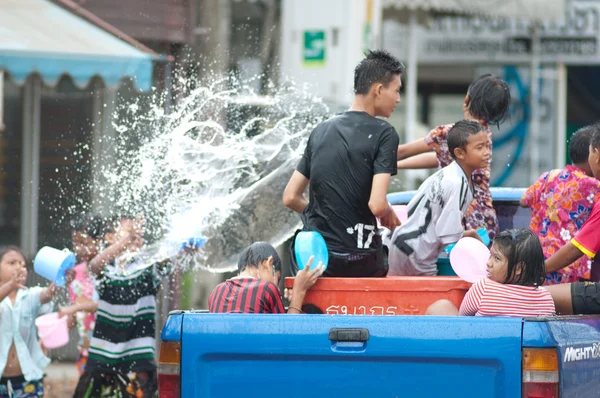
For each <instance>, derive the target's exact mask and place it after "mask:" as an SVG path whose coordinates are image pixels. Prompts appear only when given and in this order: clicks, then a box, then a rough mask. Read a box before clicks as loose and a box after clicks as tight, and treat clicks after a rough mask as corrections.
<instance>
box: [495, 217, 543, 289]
mask: <svg viewBox="0 0 600 398" xmlns="http://www.w3.org/2000/svg"><path fill="white" fill-rule="evenodd" d="M494 247H495V248H496V250H498V251H499V252H500V253H502V254H503V255H504V257H506V258H507V260H508V267H507V270H506V278H505V279H504V283H507V284H508V283H509V284H512V285H521V286H540V285H542V284H543V283H544V280H545V278H546V264H545V261H546V259H545V257H544V252H543V250H542V245H541V244H540V240H539V238H538V237H537V235H536V234H534V233H533V232H531V230H529V229H527V228H518V229H509V230H506V231H502V232H500V233H499V234H498V235H497V236H496V239H494ZM518 264H521V273H520V274H517V270H518V267H517V265H518Z"/></svg>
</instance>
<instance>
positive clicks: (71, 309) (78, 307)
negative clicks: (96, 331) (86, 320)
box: [58, 300, 98, 317]
mask: <svg viewBox="0 0 600 398" xmlns="http://www.w3.org/2000/svg"><path fill="white" fill-rule="evenodd" d="M96 311H98V303H97V302H95V301H93V300H90V301H86V302H85V303H78V304H73V305H69V306H67V307H62V308H60V309H59V310H58V316H59V317H62V316H65V315H73V314H76V313H78V312H96Z"/></svg>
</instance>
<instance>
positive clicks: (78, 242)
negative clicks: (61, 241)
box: [71, 231, 98, 261]
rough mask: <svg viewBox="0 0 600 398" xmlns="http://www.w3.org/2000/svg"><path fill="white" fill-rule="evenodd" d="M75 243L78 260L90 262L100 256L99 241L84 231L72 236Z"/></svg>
mask: <svg viewBox="0 0 600 398" xmlns="http://www.w3.org/2000/svg"><path fill="white" fill-rule="evenodd" d="M71 240H72V241H73V252H74V253H75V255H76V256H77V259H79V260H83V261H89V260H90V259H92V258H94V257H96V255H97V254H98V241H97V240H96V239H94V238H92V237H91V236H89V235H88V234H86V233H85V232H83V231H75V232H73V233H72V234H71Z"/></svg>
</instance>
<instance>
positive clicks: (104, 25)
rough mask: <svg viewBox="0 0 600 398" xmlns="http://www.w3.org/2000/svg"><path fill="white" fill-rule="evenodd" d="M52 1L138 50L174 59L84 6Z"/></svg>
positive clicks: (67, 1) (160, 58)
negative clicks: (158, 51)
mask: <svg viewBox="0 0 600 398" xmlns="http://www.w3.org/2000/svg"><path fill="white" fill-rule="evenodd" d="M52 2H53V3H55V4H56V5H58V6H60V7H62V8H65V9H66V10H68V11H70V12H72V13H73V14H76V15H77V16H79V17H81V18H83V19H85V20H86V21H88V22H89V23H91V24H93V25H96V26H97V27H99V28H101V29H103V30H105V31H106V32H108V33H110V34H112V35H113V36H115V37H117V38H118V39H120V40H123V41H124V42H126V43H127V44H129V45H131V46H133V47H135V48H137V49H138V50H140V51H143V52H145V53H148V54H150V55H152V57H153V58H155V59H157V60H161V61H167V62H171V61H173V60H174V58H173V56H171V55H166V56H165V55H162V54H159V53H157V52H156V51H154V50H152V49H151V48H150V47H148V46H146V45H145V44H143V43H142V42H140V41H138V40H136V39H134V38H133V37H131V36H129V35H128V34H126V33H124V32H123V31H121V30H120V29H118V28H117V27H115V26H113V25H111V24H110V23H108V22H106V21H105V20H103V19H102V18H100V17H99V16H97V15H96V14H94V13H93V12H91V11H90V10H87V9H85V8H84V7H82V6H80V5H79V4H77V3H75V2H73V1H72V0H52Z"/></svg>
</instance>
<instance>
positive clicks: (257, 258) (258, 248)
mask: <svg viewBox="0 0 600 398" xmlns="http://www.w3.org/2000/svg"><path fill="white" fill-rule="evenodd" d="M269 257H273V266H274V267H275V271H280V270H281V259H280V258H279V254H277V252H276V251H275V248H274V247H273V246H271V245H270V244H269V243H267V242H254V243H253V244H251V245H250V246H248V247H246V248H245V249H244V250H243V251H242V253H241V254H240V259H239V261H238V271H239V272H242V271H243V270H244V268H246V267H247V266H254V267H258V265H259V264H260V263H262V262H263V261H265V260H268V259H269Z"/></svg>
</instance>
